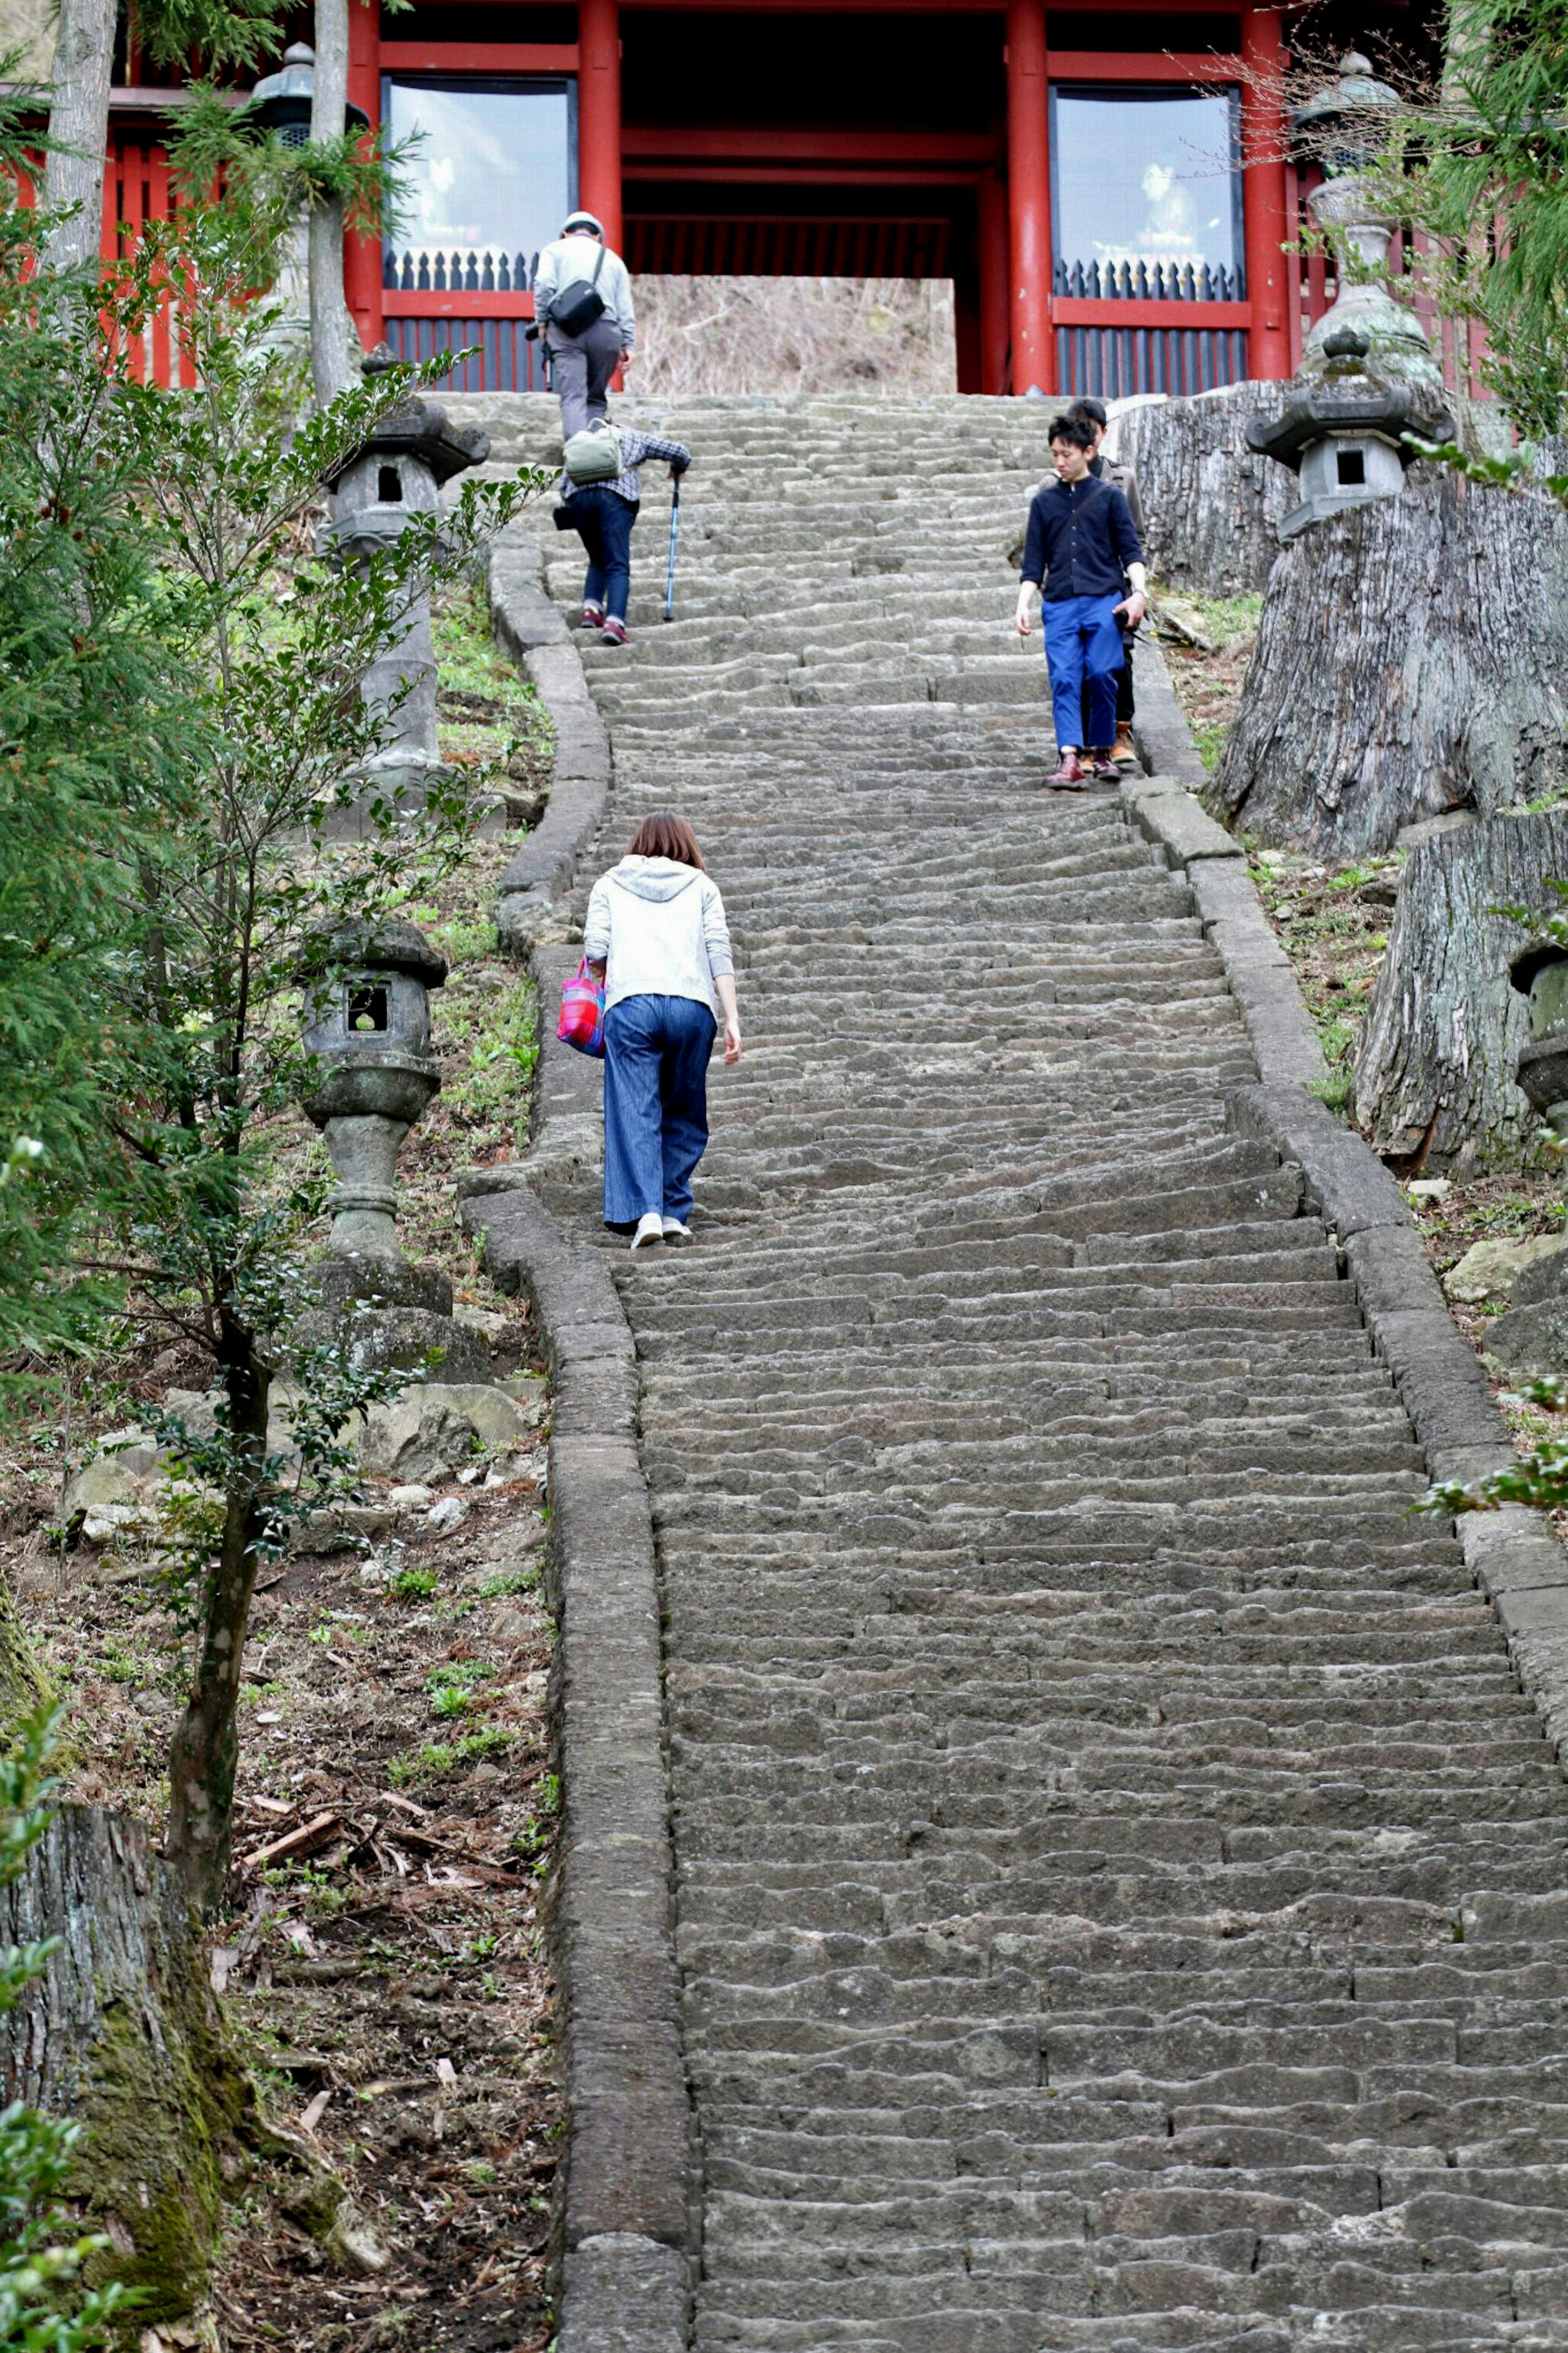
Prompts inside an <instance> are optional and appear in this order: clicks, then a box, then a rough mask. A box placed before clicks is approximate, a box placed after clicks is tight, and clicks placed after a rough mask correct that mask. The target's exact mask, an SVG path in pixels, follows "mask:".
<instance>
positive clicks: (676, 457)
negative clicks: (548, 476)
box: [559, 425, 691, 507]
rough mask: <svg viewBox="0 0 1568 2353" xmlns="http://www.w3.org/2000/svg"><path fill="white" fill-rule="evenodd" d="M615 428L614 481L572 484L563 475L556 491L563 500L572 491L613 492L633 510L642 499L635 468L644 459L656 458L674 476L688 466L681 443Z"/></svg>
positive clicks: (686, 450)
mask: <svg viewBox="0 0 1568 2353" xmlns="http://www.w3.org/2000/svg"><path fill="white" fill-rule="evenodd" d="M619 429H620V436H621V458H622V460H623V464H622V468H621V471H620V472H619V473H618V474H617V475H616V479H615V480H614V481H613V482H593V483H587V482H574V481H573V480H571V479H570V477H569V476H567V475H565V474H563V475H562V477H561V481H560V485H559V488H560V493H561V496H562V497H563V499H569V498H570V497H571V496H572V493H573V491H583V490H589V489H592V490H595V491H614V492H615V494H616V498H618V499H625V501H626V504H627V506H629V507H635V506H636V505H637V502H638V501H639V500H640V499H641V497H642V485H641V483H640V482H639V481H638V480H637V468H638V467H639V466H642V465H645V464H646V463H647V460H648V459H650V458H657V459H659V460H660V462H661V463H663V464H664V465H667V466H673V467H674V469H675V470H676V472H677V473H678V474H684V473H685V471H686V469H687V468H688V466H689V465H690V463H691V452H690V450H689V448H687V446H686V444H685V442H684V441H661V440H660V439H659V438H658V435H657V434H656V433H639V432H637V429H636V427H633V426H630V425H623V426H622V427H620V428H619Z"/></svg>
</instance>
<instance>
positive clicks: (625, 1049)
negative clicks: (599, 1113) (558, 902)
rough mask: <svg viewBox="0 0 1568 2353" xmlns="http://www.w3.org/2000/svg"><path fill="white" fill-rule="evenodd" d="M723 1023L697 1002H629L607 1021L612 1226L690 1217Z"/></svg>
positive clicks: (636, 999) (609, 1209)
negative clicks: (715, 1052)
mask: <svg viewBox="0 0 1568 2353" xmlns="http://www.w3.org/2000/svg"><path fill="white" fill-rule="evenodd" d="M717 1035H718V1025H717V1023H716V1022H715V1021H714V1018H713V1016H712V1014H711V1013H710V1011H709V1010H708V1008H707V1007H706V1006H705V1005H700V1004H699V1003H698V1001H697V999H696V997H622V999H621V1001H620V1003H619V1004H618V1005H612V1006H611V1008H610V1009H609V1011H608V1013H607V1014H606V1015H605V1224H606V1225H607V1226H635V1225H636V1224H637V1219H639V1218H646V1217H647V1215H648V1214H649V1212H650V1211H651V1212H652V1214H653V1215H654V1216H655V1217H663V1218H679V1219H680V1222H681V1224H682V1225H684V1224H685V1223H686V1220H687V1219H688V1218H689V1216H690V1215H691V1179H692V1176H694V1175H695V1173H696V1169H697V1164H698V1162H699V1161H700V1159H701V1157H702V1155H703V1153H704V1152H705V1151H706V1149H707V1147H708V1060H709V1057H710V1054H711V1053H712V1051H713V1040H714V1039H715V1038H716V1037H717Z"/></svg>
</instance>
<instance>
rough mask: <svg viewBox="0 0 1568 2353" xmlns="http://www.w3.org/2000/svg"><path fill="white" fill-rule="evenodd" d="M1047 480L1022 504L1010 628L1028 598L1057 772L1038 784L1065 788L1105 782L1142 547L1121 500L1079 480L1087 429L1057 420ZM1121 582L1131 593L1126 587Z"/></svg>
mask: <svg viewBox="0 0 1568 2353" xmlns="http://www.w3.org/2000/svg"><path fill="white" fill-rule="evenodd" d="M1050 442H1051V464H1052V466H1053V467H1054V468H1055V470H1056V480H1055V481H1052V482H1042V483H1041V485H1040V487H1039V489H1038V490H1037V491H1036V492H1035V495H1034V498H1033V499H1032V500H1031V501H1030V504H1029V525H1028V530H1027V532H1026V533H1025V538H1024V561H1023V565H1022V567H1021V573H1020V577H1019V581H1018V609H1017V614H1016V628H1017V631H1018V635H1019V636H1020V637H1021V638H1026V637H1027V636H1028V635H1029V633H1030V628H1031V618H1030V617H1031V614H1032V611H1033V607H1034V597H1035V594H1036V592H1037V591H1038V593H1039V596H1040V601H1041V608H1042V609H1041V616H1040V620H1041V629H1042V634H1043V636H1044V638H1045V645H1046V661H1047V668H1048V670H1049V672H1050V681H1051V707H1052V710H1053V712H1054V714H1055V718H1056V731H1057V750H1058V754H1059V755H1060V765H1059V766H1058V768H1057V770H1056V773H1055V774H1054V775H1053V776H1050V777H1049V778H1048V779H1047V782H1048V783H1050V784H1052V785H1057V786H1066V787H1068V788H1071V787H1075V786H1080V785H1082V784H1084V783H1085V782H1086V781H1087V779H1088V777H1089V776H1091V775H1092V776H1097V777H1101V778H1104V779H1106V780H1107V781H1110V780H1112V779H1114V777H1115V776H1116V773H1117V771H1116V765H1115V763H1114V761H1113V760H1112V758H1111V756H1110V754H1111V746H1112V744H1114V742H1115V739H1116V681H1117V678H1118V675H1119V673H1120V671H1121V622H1122V621H1123V620H1125V621H1126V622H1127V623H1128V624H1129V625H1130V626H1135V625H1136V624H1137V623H1138V622H1139V621H1141V620H1142V617H1143V611H1144V595H1143V582H1144V567H1143V543H1142V540H1141V539H1140V538H1139V536H1138V530H1137V526H1136V524H1135V523H1134V522H1133V521H1132V512H1131V508H1130V507H1129V506H1128V503H1127V501H1126V498H1125V496H1124V495H1123V493H1122V492H1121V491H1119V490H1117V489H1116V488H1115V487H1114V486H1113V485H1112V484H1111V483H1110V482H1106V481H1098V480H1096V479H1095V477H1094V476H1093V475H1092V474H1091V473H1090V472H1089V459H1090V457H1091V456H1092V455H1093V451H1094V433H1093V428H1092V427H1090V425H1089V422H1088V420H1087V419H1086V418H1085V417H1073V416H1066V417H1057V418H1056V419H1055V421H1054V422H1053V424H1052V426H1051V431H1050ZM1128 581H1131V584H1132V586H1131V593H1127V592H1126V583H1127V582H1128ZM1086 680H1087V681H1088V684H1089V728H1088V730H1087V733H1088V734H1089V738H1090V741H1089V747H1088V749H1089V759H1088V765H1085V762H1084V761H1083V760H1082V759H1081V758H1080V757H1079V753H1080V751H1081V750H1082V749H1083V746H1082V745H1081V744H1080V742H1079V738H1080V736H1081V735H1082V734H1083V733H1085V732H1086V731H1085V729H1084V727H1083V723H1082V709H1083V689H1084V683H1085V681H1086Z"/></svg>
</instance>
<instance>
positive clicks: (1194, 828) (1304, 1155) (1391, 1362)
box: [1121, 664, 1568, 1768]
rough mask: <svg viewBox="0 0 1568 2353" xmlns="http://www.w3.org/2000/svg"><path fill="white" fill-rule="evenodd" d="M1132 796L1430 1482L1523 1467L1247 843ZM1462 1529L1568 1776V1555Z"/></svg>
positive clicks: (1527, 1522)
mask: <svg viewBox="0 0 1568 2353" xmlns="http://www.w3.org/2000/svg"><path fill="white" fill-rule="evenodd" d="M1162 668H1163V664H1162ZM1140 691H1141V692H1142V681H1141V684H1140ZM1121 791H1122V798H1123V800H1124V802H1125V803H1126V805H1127V808H1128V811H1129V814H1130V816H1131V818H1132V820H1133V822H1134V823H1135V824H1136V825H1137V827H1138V828H1139V830H1140V831H1141V832H1142V834H1143V836H1144V838H1145V839H1147V840H1148V841H1150V842H1151V843H1152V844H1153V845H1154V846H1155V848H1156V849H1159V850H1162V851H1163V853H1164V856H1165V860H1166V862H1167V863H1168V865H1169V866H1170V867H1171V868H1172V869H1173V871H1180V872H1181V873H1182V874H1183V875H1184V877H1185V878H1186V881H1187V883H1188V886H1189V888H1190V889H1191V891H1192V893H1193V897H1194V902H1195V903H1196V906H1197V911H1198V915H1199V918H1200V920H1201V922H1202V923H1203V927H1204V931H1205V934H1206V935H1207V937H1208V938H1209V940H1210V941H1211V942H1212V943H1213V944H1214V946H1215V949H1216V951H1217V952H1218V955H1219V957H1220V961H1221V963H1222V964H1223V965H1224V966H1225V975H1226V981H1227V983H1228V984H1229V987H1230V990H1231V993H1232V995H1233V996H1234V997H1235V998H1236V1000H1237V1005H1238V1006H1239V1007H1240V1008H1241V1016H1242V1019H1243V1021H1244V1022H1245V1024H1246V1026H1247V1036H1248V1038H1249V1039H1250V1040H1251V1044H1252V1050H1253V1053H1254V1055H1255V1056H1256V1058H1257V1061H1258V1084H1257V1085H1256V1086H1249V1087H1238V1088H1236V1089H1234V1090H1233V1091H1232V1092H1231V1095H1230V1098H1229V1102H1228V1105H1227V1112H1228V1117H1229V1122H1230V1124H1231V1126H1232V1127H1233V1128H1234V1129H1235V1131H1236V1132H1237V1134H1241V1135H1253V1136H1261V1137H1263V1138H1265V1139H1266V1140H1267V1141H1268V1143H1270V1144H1272V1145H1274V1147H1275V1149H1276V1150H1277V1151H1278V1152H1279V1155H1280V1156H1281V1158H1283V1159H1285V1160H1290V1161H1294V1162H1295V1163H1296V1165H1297V1166H1298V1167H1299V1168H1300V1171H1301V1174H1302V1177H1303V1179H1304V1181H1305V1185H1306V1188H1307V1196H1308V1199H1309V1201H1310V1204H1311V1206H1312V1207H1313V1208H1316V1209H1317V1210H1318V1211H1319V1212H1320V1214H1321V1217H1322V1218H1323V1219H1324V1222H1325V1223H1326V1224H1327V1226H1328V1227H1329V1229H1330V1231H1331V1234H1332V1235H1334V1236H1335V1237H1337V1239H1338V1242H1339V1247H1340V1251H1341V1255H1342V1260H1343V1262H1344V1266H1345V1271H1346V1272H1347V1274H1348V1275H1349V1276H1350V1279H1351V1281H1352V1282H1353V1284H1354V1285H1355V1291H1356V1297H1357V1300H1358V1302H1359V1303H1360V1306H1361V1311H1362V1314H1363V1316H1364V1318H1365V1320H1366V1325H1367V1329H1368V1331H1369V1333H1370V1334H1371V1335H1372V1340H1373V1346H1374V1348H1375V1349H1376V1351H1377V1354H1378V1355H1379V1356H1381V1357H1382V1359H1383V1361H1384V1363H1385V1364H1386V1365H1387V1366H1388V1368H1389V1371H1390V1372H1391V1373H1392V1375H1393V1376H1394V1383H1395V1385H1396V1387H1397V1388H1398V1391H1399V1396H1400V1400H1401V1402H1402V1404H1403V1405H1404V1407H1405V1411H1406V1413H1407V1414H1408V1415H1409V1416H1410V1419H1411V1421H1412V1423H1413V1424H1414V1426H1415V1435H1416V1438H1417V1440H1419V1442H1420V1445H1421V1449H1422V1451H1423V1453H1424V1454H1425V1456H1426V1469H1427V1472H1428V1473H1429V1475H1430V1477H1431V1478H1432V1480H1433V1482H1435V1483H1436V1482H1441V1481H1447V1480H1467V1481H1469V1480H1477V1479H1484V1478H1487V1477H1489V1475H1490V1474H1491V1473H1492V1472H1496V1471H1501V1470H1505V1469H1507V1468H1508V1467H1509V1466H1510V1464H1511V1463H1512V1462H1513V1461H1514V1460H1515V1457H1514V1452H1513V1449H1512V1447H1511V1445H1510V1442H1509V1439H1508V1433H1507V1431H1506V1430H1505V1429H1504V1427H1503V1423H1502V1419H1501V1416H1500V1414H1499V1412H1498V1409H1497V1405H1496V1403H1495V1401H1494V1399H1493V1398H1492V1395H1491V1392H1490V1390H1489V1388H1488V1386H1487V1380H1486V1376H1485V1374H1484V1373H1483V1372H1482V1370H1481V1367H1480V1366H1479V1363H1478V1361H1477V1359H1476V1356H1475V1353H1474V1351H1473V1350H1472V1349H1471V1347H1470V1346H1469V1345H1468V1342H1467V1341H1466V1339H1465V1337H1464V1335H1463V1334H1462V1333H1461V1332H1460V1331H1459V1330H1458V1326H1457V1325H1456V1324H1455V1322H1454V1319H1453V1316H1452V1315H1451V1314H1450V1313H1449V1311H1448V1306H1447V1301H1446V1300H1445V1299H1444V1296H1443V1293H1442V1288H1441V1286H1440V1285H1439V1283H1438V1281H1437V1278H1436V1275H1435V1274H1434V1272H1433V1271H1432V1268H1431V1265H1430V1262H1429V1261H1428V1260H1427V1257H1426V1250H1425V1249H1424V1247H1423V1245H1422V1241H1421V1237H1420V1235H1419V1233H1418V1232H1417V1231H1416V1230H1415V1219H1414V1218H1413V1217H1412V1215H1411V1213H1410V1210H1409V1209H1408V1208H1407V1207H1406V1206H1405V1201H1404V1199H1403V1198H1402V1197H1401V1195H1400V1192H1399V1188H1398V1187H1397V1186H1396V1185H1395V1183H1394V1179H1393V1177H1392V1176H1390V1175H1389V1173H1388V1171H1387V1169H1386V1168H1385V1167H1384V1165H1383V1163H1382V1161H1381V1160H1379V1159H1378V1158H1377V1156H1376V1155H1375V1154H1374V1153H1373V1150H1372V1147H1371V1145H1368V1144H1367V1143H1366V1142H1365V1141H1364V1139H1363V1137H1362V1136H1360V1135H1358V1134H1355V1132H1354V1130H1353V1129H1351V1128H1347V1127H1344V1126H1342V1125H1341V1124H1340V1122H1339V1121H1338V1120H1336V1119H1334V1118H1333V1117H1332V1116H1331V1113H1329V1112H1328V1111H1327V1110H1326V1109H1325V1108H1324V1106H1323V1104H1322V1103H1320V1102H1319V1101H1318V1100H1317V1099H1316V1097H1315V1096H1314V1095H1313V1094H1312V1093H1311V1092H1309V1091H1310V1089H1311V1087H1312V1086H1313V1085H1314V1084H1315V1083H1316V1082H1320V1081H1321V1080H1324V1079H1326V1078H1327V1076H1328V1071H1327V1066H1326V1065H1325V1063H1324V1061H1323V1058H1322V1051H1321V1048H1320V1046H1319V1043H1318V1039H1317V1033H1316V1031H1315V1030H1314V1029H1313V1027H1312V1023H1311V1018H1310V1015H1309V1014H1308V1011H1307V1008H1306V1006H1305V1004H1304V1003H1303V1002H1302V998H1301V992H1300V988H1299V987H1298V986H1297V983H1296V976H1295V972H1294V970H1293V968H1292V966H1291V965H1290V961H1289V957H1288V956H1287V955H1286V954H1285V952H1284V950H1283V948H1281V946H1280V945H1279V941H1278V940H1277V939H1276V937H1275V935H1274V933H1273V930H1272V929H1271V927H1270V925H1269V923H1268V918H1267V916H1266V915H1265V914H1264V913H1263V909H1262V907H1261V905H1260V903H1259V902H1258V893H1257V892H1256V890H1255V889H1254V888H1253V884H1252V879H1251V877H1250V875H1249V874H1248V873H1247V868H1246V864H1245V860H1244V858H1243V853H1242V850H1241V846H1240V844H1239V843H1238V842H1237V841H1236V840H1234V839H1232V837H1231V836H1230V835H1229V834H1228V833H1226V830H1225V828H1224V827H1223V826H1221V825H1218V824H1216V823H1215V819H1214V818H1211V817H1209V816H1208V815H1207V813H1206V812H1205V810H1204V809H1203V808H1202V807H1200V806H1199V804H1198V803H1197V802H1196V801H1195V800H1194V798H1193V797H1192V794H1191V793H1190V792H1189V791H1188V790H1187V788H1186V786H1184V785H1182V784H1180V783H1177V782H1175V781H1173V779H1171V778H1168V777H1164V776H1142V777H1138V778H1135V779H1134V780H1132V781H1131V782H1130V783H1127V784H1124V785H1123V786H1122V788H1121ZM1458 1533H1459V1539H1460V1542H1461V1544H1462V1545H1463V1547H1464V1554H1465V1560H1466V1564H1467V1566H1468V1568H1469V1569H1470V1571H1471V1573H1472V1575H1473V1576H1474V1577H1475V1579H1476V1582H1477V1584H1478V1585H1479V1587H1480V1588H1482V1590H1483V1591H1484V1592H1485V1594H1486V1595H1487V1598H1488V1599H1489V1601H1490V1602H1491V1605H1492V1608H1493V1609H1495V1611H1496V1612H1497V1616H1498V1619H1499V1620H1500V1623H1501V1626H1502V1628H1503V1630H1504V1632H1505V1634H1506V1635H1507V1637H1508V1643H1509V1651H1510V1656H1511V1658H1512V1660H1513V1663H1514V1668H1515V1671H1516V1672H1517V1673H1518V1675H1519V1677H1520V1680H1521V1683H1522V1684H1523V1686H1524V1688H1525V1690H1526V1691H1527V1692H1528V1693H1529V1694H1530V1696H1531V1699H1532V1700H1533V1701H1534V1703H1535V1705H1536V1706H1537V1708H1538V1709H1539V1710H1540V1712H1541V1715H1542V1719H1543V1720H1544V1723H1545V1725H1546V1730H1547V1736H1548V1737H1549V1739H1550V1740H1551V1742H1552V1748H1553V1751H1554V1753H1555V1754H1556V1755H1557V1757H1558V1759H1559V1762H1560V1764H1563V1765H1564V1767H1565V1768H1568V1550H1565V1549H1564V1547H1563V1546H1562V1545H1560V1544H1559V1543H1558V1542H1557V1541H1556V1539H1555V1538H1554V1537H1553V1536H1552V1534H1551V1533H1550V1531H1549V1530H1548V1529H1547V1528H1546V1527H1545V1526H1544V1525H1542V1520H1541V1517H1540V1514H1538V1513H1535V1512H1531V1511H1528V1510H1526V1509H1525V1508H1524V1507H1523V1506H1522V1505H1520V1504H1505V1505H1503V1507H1502V1508H1501V1509H1500V1510H1499V1511H1496V1512H1473V1513H1467V1514H1464V1515H1463V1516H1462V1517H1461V1518H1460V1520H1459V1522H1458Z"/></svg>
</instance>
